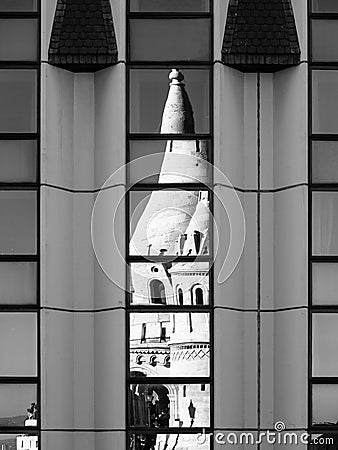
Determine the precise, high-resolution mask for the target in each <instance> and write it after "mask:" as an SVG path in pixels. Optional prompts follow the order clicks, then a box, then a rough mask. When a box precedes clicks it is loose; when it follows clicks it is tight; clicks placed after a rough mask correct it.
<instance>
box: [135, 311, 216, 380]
mask: <svg viewBox="0 0 338 450" xmlns="http://www.w3.org/2000/svg"><path fill="white" fill-rule="evenodd" d="M129 319H130V324H129V330H130V331H129V332H130V335H129V343H130V375H131V376H132V377H135V376H137V377H190V378H192V377H208V376H209V373H210V370H209V366H210V333H209V328H210V315H209V314H208V313H197V312H196V313H195V312H193V313H168V312H150V313H131V314H130V315H129ZM152 349H153V351H151V350H152ZM183 355H185V356H184V357H183ZM189 355H190V356H189ZM152 356H156V359H154V358H152Z"/></svg>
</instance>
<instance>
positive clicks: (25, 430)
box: [0, 0, 42, 448]
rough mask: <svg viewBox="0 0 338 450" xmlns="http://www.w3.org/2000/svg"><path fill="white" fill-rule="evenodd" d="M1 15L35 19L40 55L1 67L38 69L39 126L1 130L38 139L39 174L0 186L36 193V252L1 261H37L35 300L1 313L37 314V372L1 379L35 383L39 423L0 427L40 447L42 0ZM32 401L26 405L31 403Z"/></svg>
mask: <svg viewBox="0 0 338 450" xmlns="http://www.w3.org/2000/svg"><path fill="white" fill-rule="evenodd" d="M0 18H1V19H8V20H10V19H36V21H37V29H36V33H37V35H36V45H37V57H36V60H34V61H27V60H15V61H10V60H6V61H3V60H2V61H1V60H0V69H11V70H28V69H32V70H34V71H35V73H36V94H35V95H36V99H35V101H36V130H35V131H34V132H29V133H27V132H14V133H3V132H1V133H0V140H1V141H4V140H30V141H36V162H35V167H36V177H35V180H34V181H32V182H18V181H15V182H2V181H0V190H8V191H11V190H13V191H15V190H19V191H24V190H30V191H34V192H35V195H36V252H35V253H34V254H29V255H27V254H14V255H0V261H3V262H34V263H35V264H36V302H35V303H33V304H17V303H16V304H0V314H1V313H7V312H10V313H34V315H35V316H36V333H37V336H36V349H35V352H36V376H33V377H27V376H10V377H2V376H1V377H0V383H3V384H9V385H15V384H34V385H36V394H37V395H36V402H37V407H38V418H37V426H36V427H0V432H1V434H8V435H14V434H17V435H21V434H27V435H34V436H37V438H38V448H41V416H42V410H41V332H40V328H41V290H40V270H41V266H40V236H41V229H40V198H41V195H40V188H41V178H40V169H41V167H40V152H41V142H40V136H41V124H40V117H41V0H36V8H35V10H34V11H33V10H30V11H28V10H27V11H15V10H13V11H0ZM29 406H30V405H27V407H29Z"/></svg>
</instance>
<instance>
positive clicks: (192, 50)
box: [129, 19, 210, 61]
mask: <svg viewBox="0 0 338 450" xmlns="http://www.w3.org/2000/svg"><path fill="white" fill-rule="evenodd" d="M129 26H130V49H131V50H130V59H131V60H132V61H154V60H156V61H198V60H199V61H208V60H209V59H210V19H171V20H168V19H130V21H129Z"/></svg>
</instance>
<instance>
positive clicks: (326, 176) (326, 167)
mask: <svg viewBox="0 0 338 450" xmlns="http://www.w3.org/2000/svg"><path fill="white" fill-rule="evenodd" d="M312 181H313V183H337V182H338V141H336V142H335V141H315V142H312Z"/></svg>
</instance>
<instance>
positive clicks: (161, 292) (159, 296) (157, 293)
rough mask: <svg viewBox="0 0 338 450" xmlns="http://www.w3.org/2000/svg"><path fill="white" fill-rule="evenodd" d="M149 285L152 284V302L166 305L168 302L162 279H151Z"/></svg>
mask: <svg viewBox="0 0 338 450" xmlns="http://www.w3.org/2000/svg"><path fill="white" fill-rule="evenodd" d="M149 286H150V297H151V302H152V303H154V304H155V305H165V304H166V296H165V287H164V284H163V283H162V281H160V280H151V282H150V285H149Z"/></svg>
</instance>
